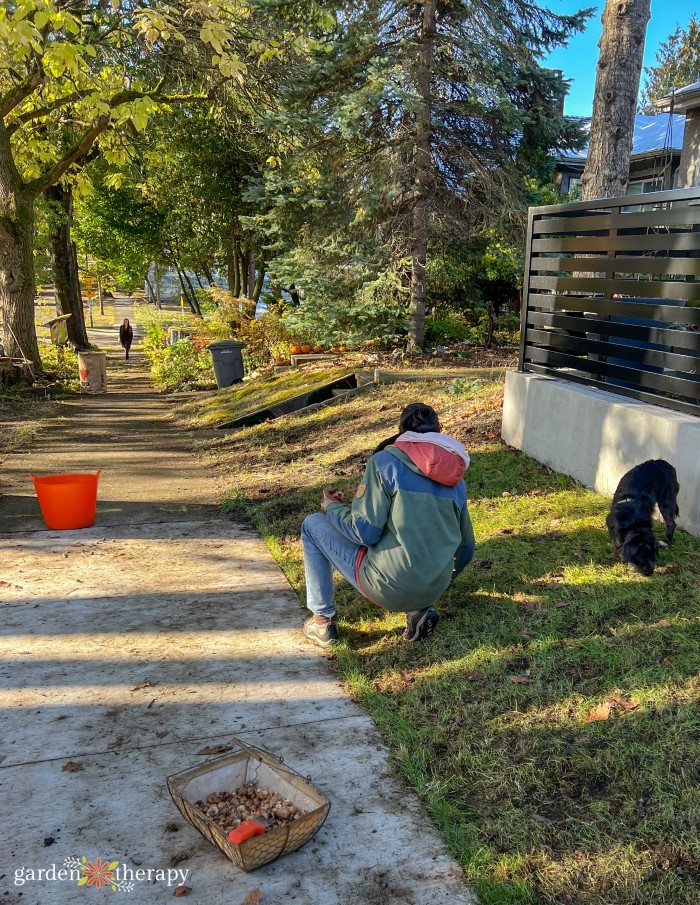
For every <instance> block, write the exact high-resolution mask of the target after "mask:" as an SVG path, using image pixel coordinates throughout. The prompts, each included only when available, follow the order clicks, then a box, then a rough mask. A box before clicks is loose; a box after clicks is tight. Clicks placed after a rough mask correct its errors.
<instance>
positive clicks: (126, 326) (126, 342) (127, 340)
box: [119, 317, 134, 358]
mask: <svg viewBox="0 0 700 905" xmlns="http://www.w3.org/2000/svg"><path fill="white" fill-rule="evenodd" d="M133 341H134V331H133V329H132V327H131V324H130V323H129V318H128V317H125V318H124V323H123V324H122V325H121V327H120V328H119V342H120V343H121V344H122V345H123V346H124V350H125V351H126V357H127V358H128V357H129V349H130V348H131V344H132V342H133Z"/></svg>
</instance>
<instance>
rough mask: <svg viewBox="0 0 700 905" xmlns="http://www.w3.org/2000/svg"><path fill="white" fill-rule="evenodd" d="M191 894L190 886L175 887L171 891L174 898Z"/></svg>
mask: <svg viewBox="0 0 700 905" xmlns="http://www.w3.org/2000/svg"><path fill="white" fill-rule="evenodd" d="M190 892H192V887H191V886H176V887H175V889H174V890H173V895H174V896H178V897H179V896H186V895H187V894H188V893H190Z"/></svg>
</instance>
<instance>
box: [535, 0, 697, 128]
mask: <svg viewBox="0 0 700 905" xmlns="http://www.w3.org/2000/svg"><path fill="white" fill-rule="evenodd" d="M541 5H542V6H548V7H549V9H551V10H552V12H555V13H562V14H564V15H566V14H568V13H573V12H576V11H577V10H579V9H585V8H587V7H591V6H595V7H596V12H595V13H594V14H593V16H592V17H591V18H590V19H589V20H588V26H587V28H586V30H585V32H581V33H580V34H578V35H576V36H575V37H573V38H572V39H571V41H570V42H569V45H568V47H560V48H558V49H557V50H555V51H554V52H553V53H551V54H550V55H549V56H548V57H547V58H546V59H545V61H544V65H545V66H549V67H551V68H552V69H563V70H564V76H565V78H568V79H571V80H572V82H571V89H570V91H569V94H568V96H567V98H566V107H565V112H566V113H567V114H568V115H569V116H590V115H591V112H592V109H593V89H594V88H595V71H596V65H597V63H598V41H599V40H600V35H601V32H602V30H603V26H602V24H601V21H600V17H601V14H602V12H603V8H604V7H605V3H604V2H603V0H601V2H599V3H595V2H593V0H589V2H588V3H586V2H579V0H548V2H542V3H541ZM693 12H700V3H698V0H652V2H651V21H650V22H649V28H648V29H647V40H646V46H645V49H644V65H645V66H650V65H652V64H653V63H654V61H655V60H656V51H657V49H658V47H659V44H661V42H662V41H665V40H666V38H667V37H668V36H669V35H670V34H671V32H673V31H675V29H676V26H677V25H681V26H683V28H685V27H686V26H687V25H688V21H689V19H690V16H691V15H692V13H693ZM643 84H644V72H642V85H643Z"/></svg>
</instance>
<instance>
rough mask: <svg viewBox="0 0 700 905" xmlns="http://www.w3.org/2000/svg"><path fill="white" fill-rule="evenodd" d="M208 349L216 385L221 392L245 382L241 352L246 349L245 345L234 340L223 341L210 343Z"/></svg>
mask: <svg viewBox="0 0 700 905" xmlns="http://www.w3.org/2000/svg"><path fill="white" fill-rule="evenodd" d="M207 349H209V351H210V352H211V357H212V362H213V364H214V376H215V377H216V385H217V387H218V388H219V389H220V390H221V389H223V388H224V387H230V386H231V385H232V384H234V383H238V382H239V381H241V380H243V374H244V373H245V372H244V370H243V353H242V351H241V350H242V349H245V343H239V342H236V341H235V340H232V339H221V340H218V341H217V342H215V343H209V345H208V346H207Z"/></svg>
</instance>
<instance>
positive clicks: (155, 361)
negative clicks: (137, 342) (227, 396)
mask: <svg viewBox="0 0 700 905" xmlns="http://www.w3.org/2000/svg"><path fill="white" fill-rule="evenodd" d="M144 349H145V351H146V355H147V356H148V358H149V361H150V363H151V376H152V378H153V382H154V383H155V384H156V386H158V387H159V388H160V389H162V390H169V391H174V390H179V389H182V388H183V387H186V386H190V387H199V388H202V389H203V388H205V387H210V386H212V384H215V383H216V381H215V380H214V368H213V366H212V360H211V355H210V354H209V352H206V351H204V350H199V349H197V348H196V347H195V345H194V343H193V342H192V341H191V340H190V339H181V340H180V341H179V342H176V343H173V344H172V346H165V347H162V346H161V347H151V348H146V345H145V344H144Z"/></svg>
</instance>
